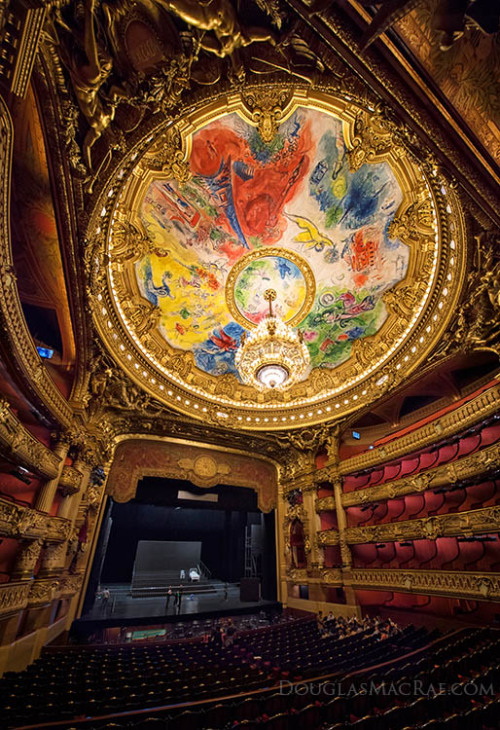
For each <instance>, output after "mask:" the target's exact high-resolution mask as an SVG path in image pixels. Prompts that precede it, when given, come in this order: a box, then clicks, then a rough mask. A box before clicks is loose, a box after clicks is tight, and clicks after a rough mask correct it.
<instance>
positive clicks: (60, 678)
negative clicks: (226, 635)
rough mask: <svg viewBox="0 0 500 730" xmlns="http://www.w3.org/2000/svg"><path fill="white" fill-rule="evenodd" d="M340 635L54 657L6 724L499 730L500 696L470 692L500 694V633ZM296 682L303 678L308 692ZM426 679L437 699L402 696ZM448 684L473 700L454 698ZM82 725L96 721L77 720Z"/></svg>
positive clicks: (9, 696) (188, 729)
mask: <svg viewBox="0 0 500 730" xmlns="http://www.w3.org/2000/svg"><path fill="white" fill-rule="evenodd" d="M333 634H334V635H333V636H330V637H328V638H326V639H325V638H321V636H320V633H319V632H318V629H317V625H316V622H315V621H311V620H302V621H296V622H290V623H287V624H284V625H278V626H276V627H270V628H268V629H264V630H258V631H255V632H252V633H249V634H246V635H244V636H242V637H240V640H239V641H238V642H237V643H236V644H235V646H234V647H231V649H221V648H215V647H212V646H210V645H206V644H203V643H202V642H200V641H191V642H185V643H182V644H174V645H170V646H160V645H148V646H132V647H129V646H123V647H112V648H110V647H106V648H104V647H100V648H88V649H84V650H82V649H81V648H80V649H79V651H78V652H77V651H71V650H68V651H66V652H53V653H46V654H44V655H43V656H42V658H41V659H40V660H38V661H37V662H35V664H33V665H31V666H30V667H29V668H28V669H27V670H26V671H25V672H22V673H19V674H14V673H10V674H8V675H6V676H5V677H4V678H3V679H2V680H1V681H0V715H1V717H2V721H3V723H5V725H2V727H3V726H5V727H20V726H24V725H35V724H40V723H51V722H54V721H56V720H65V723H64V724H63V725H61V726H60V727H66V728H71V727H74V728H75V730H76V728H78V727H81V728H82V730H83V728H85V729H86V730H112V729H113V728H114V729H115V730H119V729H120V728H130V729H132V728H138V729H139V728H158V730H204V729H205V730H208V729H209V728H210V729H211V730H222V728H228V727H238V728H241V730H254V728H255V730H263V729H264V728H265V729H266V730H281V728H292V730H294V729H296V730H299V728H300V729H302V728H311V730H313V729H314V730H318V729H319V728H325V730H326V728H329V729H331V730H334V729H335V730H340V728H345V729H347V728H349V729H350V730H351V729H352V730H409V729H410V728H422V730H423V729H424V728H425V730H431V729H432V730H453V729H455V728H458V727H460V730H465V729H466V728H467V730H469V728H471V729H472V730H476V729H477V730H495V729H496V728H498V717H500V714H499V709H500V705H499V698H498V695H496V696H495V695H492V694H491V692H488V693H486V694H483V695H477V696H474V695H471V694H470V693H466V692H465V691H464V689H463V688H464V687H465V685H466V684H467V683H470V681H471V679H475V678H476V679H477V681H478V682H479V681H480V682H481V683H482V684H483V686H484V687H488V686H489V685H491V686H492V687H493V689H494V691H495V690H496V688H498V686H499V680H500V663H499V659H498V657H499V649H500V632H495V631H493V630H488V629H463V630H461V631H459V632H455V633H453V634H451V635H448V636H445V637H440V638H438V636H437V634H436V633H433V634H429V633H428V632H427V631H426V630H425V629H423V628H420V629H415V628H414V627H407V628H406V629H405V630H404V631H402V632H401V633H399V634H398V635H397V636H395V637H392V638H389V639H387V640H384V641H380V640H375V641H374V640H373V636H368V635H367V633H366V632H360V633H359V634H356V635H355V636H351V637H347V638H345V639H339V638H338V637H337V636H335V632H333ZM433 640H434V641H433ZM432 641H433V643H431V644H430V646H429V642H432ZM363 668H365V669H363ZM310 677H311V678H312V677H315V678H317V677H323V678H324V679H323V681H324V682H329V683H330V686H333V685H332V683H333V682H335V685H334V688H335V691H334V692H326V690H325V691H324V692H321V691H319V689H318V688H319V684H318V682H317V681H311V682H308V681H307V680H308V678H310ZM293 680H296V681H299V680H301V681H300V683H299V684H298V685H295V686H296V688H297V689H294V688H293V685H292V681H293ZM280 681H281V682H282V692H281V693H280V691H279V682H280ZM414 682H421V685H420V686H421V687H423V688H427V690H428V689H429V687H430V686H431V685H432V687H433V688H435V690H433V691H432V692H430V691H422V694H421V696H417V697H415V693H414V692H413V693H407V694H398V695H395V694H394V693H393V692H391V691H390V689H391V687H393V686H402V685H407V684H408V683H411V686H412V687H413V686H414V684H413V683H414ZM442 683H444V685H445V686H446V687H447V688H449V687H452V686H453V685H457V686H458V687H459V690H460V688H461V691H459V690H457V691H456V692H455V694H449V693H445V692H442V691H441V689H442V686H441V684H442ZM325 686H326V687H328V685H323V687H325ZM339 686H340V687H341V689H340V690H339ZM304 687H306V688H308V689H307V691H302V689H303V688H304ZM367 687H369V688H376V691H375V690H374V691H373V692H367V691H366V688H367ZM301 688H302V689H301ZM384 688H385V689H384ZM440 688H441V689H440ZM299 690H300V691H299ZM238 695H240V696H238ZM417 695H418V693H417ZM228 697H229V699H222V698H228ZM217 698H219V699H217ZM210 699H213V700H214V701H213V702H209V700H210ZM181 703H182V704H181ZM184 703H185V704H184ZM200 703H201V704H200ZM173 705H176V706H173ZM179 705H181V706H179ZM153 708H158V709H155V710H153ZM138 710H142V712H137V711H138ZM153 712H154V714H153ZM120 713H124V714H120ZM130 713H132V714H130ZM106 715H107V716H108V717H104V716H106ZM110 715H111V716H112V717H109V716H110ZM82 716H84V717H87V718H89V719H87V720H85V721H78V722H77V721H76V720H75V718H78V717H82ZM99 717H100V719H99ZM50 726H51V727H57V726H54V725H50Z"/></svg>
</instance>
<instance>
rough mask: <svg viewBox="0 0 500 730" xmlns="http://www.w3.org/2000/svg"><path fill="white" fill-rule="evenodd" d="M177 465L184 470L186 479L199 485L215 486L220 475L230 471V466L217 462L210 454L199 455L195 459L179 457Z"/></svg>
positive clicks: (225, 474)
mask: <svg viewBox="0 0 500 730" xmlns="http://www.w3.org/2000/svg"><path fill="white" fill-rule="evenodd" d="M177 463H178V465H179V467H180V468H181V469H182V470H184V471H185V472H186V477H185V478H186V479H188V480H189V481H191V482H193V484H196V485H197V486H199V487H215V486H216V485H217V484H219V480H220V478H221V477H225V476H227V475H228V474H230V472H231V467H230V466H229V465H228V464H225V463H224V462H218V461H216V460H215V459H214V458H212V457H211V456H199V457H197V458H196V459H194V460H193V459H179V461H178V462H177Z"/></svg>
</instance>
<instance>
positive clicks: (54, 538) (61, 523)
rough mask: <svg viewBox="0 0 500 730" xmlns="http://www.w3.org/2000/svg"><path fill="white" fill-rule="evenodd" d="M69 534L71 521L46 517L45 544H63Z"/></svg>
mask: <svg viewBox="0 0 500 730" xmlns="http://www.w3.org/2000/svg"><path fill="white" fill-rule="evenodd" d="M70 532H71V521H70V520H67V519H65V518H64V517H48V518H47V532H46V533H45V535H44V537H45V540H46V541H47V542H64V541H65V540H67V539H68V537H69V534H70Z"/></svg>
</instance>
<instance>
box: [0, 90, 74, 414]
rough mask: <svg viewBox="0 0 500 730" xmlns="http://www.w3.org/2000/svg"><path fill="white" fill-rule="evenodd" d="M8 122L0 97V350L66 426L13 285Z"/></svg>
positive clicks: (64, 407) (64, 408) (63, 404)
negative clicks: (0, 339)
mask: <svg viewBox="0 0 500 730" xmlns="http://www.w3.org/2000/svg"><path fill="white" fill-rule="evenodd" d="M12 144H13V129H12V119H11V117H10V114H9V111H8V109H7V107H6V105H5V102H4V100H3V98H1V97H0V163H1V164H0V229H1V235H0V325H1V328H2V332H3V337H2V348H3V349H4V352H5V354H6V355H7V358H6V361H7V363H8V365H9V367H12V368H13V369H14V370H15V371H16V375H17V377H18V378H20V379H21V381H22V383H23V388H24V390H25V391H26V393H27V394H29V395H30V396H31V397H33V396H34V397H35V398H36V401H37V403H39V404H40V406H41V408H42V409H43V410H44V411H45V412H46V413H47V414H48V415H50V416H51V417H52V418H53V419H55V421H56V422H58V423H60V424H62V425H64V426H69V425H70V424H71V422H72V419H73V413H72V410H71V407H70V406H69V404H68V402H67V401H66V400H65V398H64V397H63V396H62V394H61V392H60V391H59V389H58V388H57V386H56V385H55V383H54V381H53V380H52V378H51V377H50V375H49V373H48V371H47V370H46V368H45V366H44V364H43V361H42V359H41V358H40V355H39V354H38V351H37V349H36V346H35V343H34V341H33V338H32V337H31V334H30V331H29V329H28V326H27V324H26V320H25V318H24V314H23V310H22V307H21V301H20V299H19V293H18V290H17V284H16V275H15V269H14V263H13V258H12V247H11V238H10V220H9V216H10V183H11V180H10V176H11V164H12Z"/></svg>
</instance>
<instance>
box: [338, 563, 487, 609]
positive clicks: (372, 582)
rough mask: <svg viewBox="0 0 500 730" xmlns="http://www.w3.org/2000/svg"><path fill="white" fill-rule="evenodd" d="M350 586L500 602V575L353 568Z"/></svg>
mask: <svg viewBox="0 0 500 730" xmlns="http://www.w3.org/2000/svg"><path fill="white" fill-rule="evenodd" d="M344 582H345V584H346V585H350V586H353V587H354V588H363V589H368V590H386V591H401V592H402V593H424V594H426V595H428V594H430V595H438V596H450V597H451V596H454V597H457V598H473V599H476V600H480V601H484V600H489V601H500V574H499V573H482V572H481V573H477V572H472V571H470V572H469V571H458V570H453V571H452V570H396V569H391V570H384V569H383V568H353V569H352V571H351V574H350V577H349V578H346V579H345V580H344Z"/></svg>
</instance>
